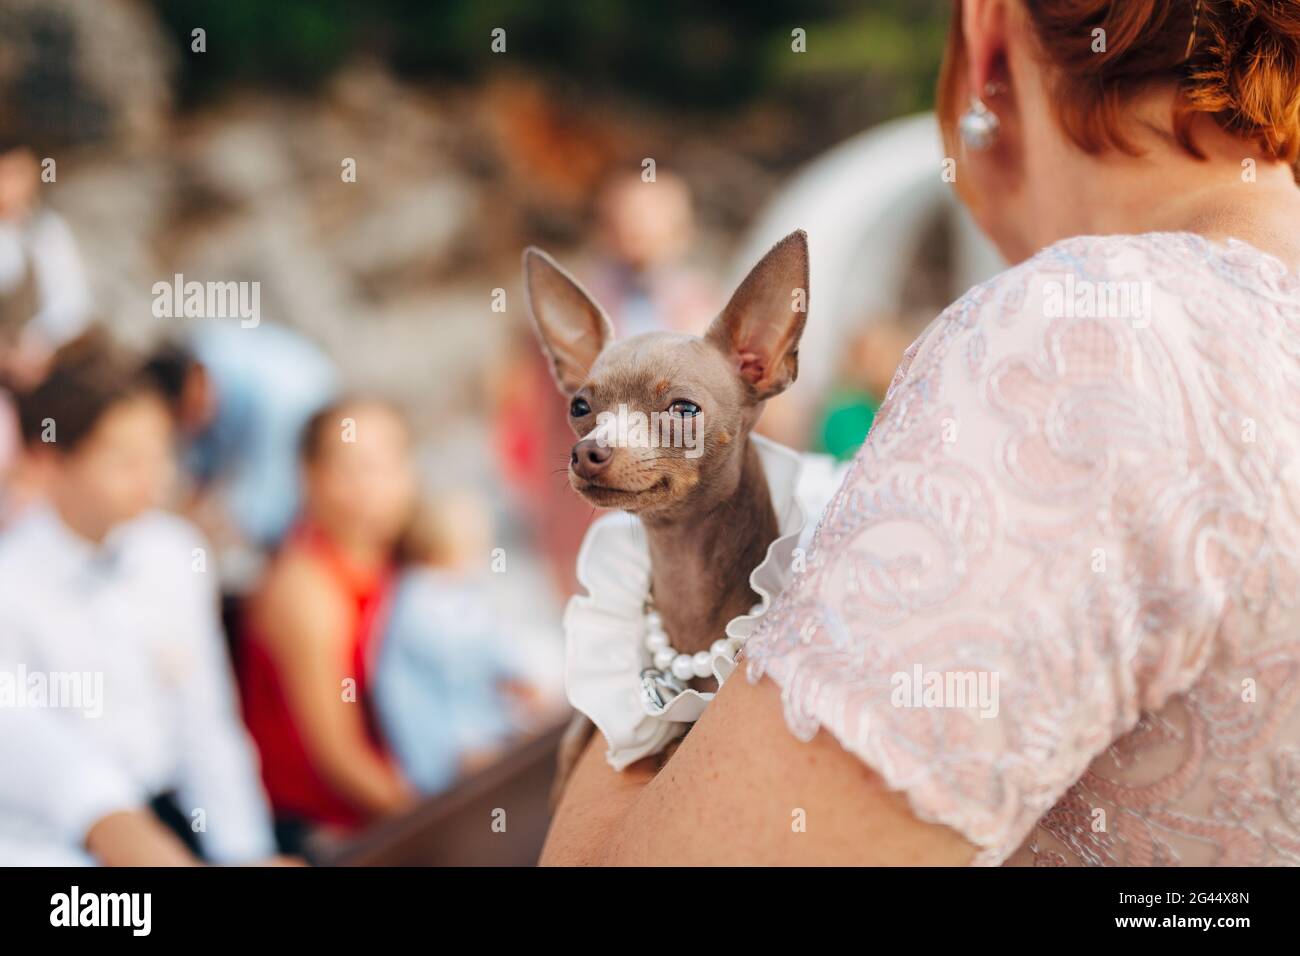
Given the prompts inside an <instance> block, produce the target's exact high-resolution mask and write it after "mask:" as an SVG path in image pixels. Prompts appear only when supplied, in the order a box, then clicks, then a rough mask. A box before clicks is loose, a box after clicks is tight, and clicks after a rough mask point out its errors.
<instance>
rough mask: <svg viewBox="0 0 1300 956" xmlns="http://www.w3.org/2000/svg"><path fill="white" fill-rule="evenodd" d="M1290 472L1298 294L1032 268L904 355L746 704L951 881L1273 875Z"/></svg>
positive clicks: (1281, 284) (1291, 805)
mask: <svg viewBox="0 0 1300 956" xmlns="http://www.w3.org/2000/svg"><path fill="white" fill-rule="evenodd" d="M1062 289H1064V290H1065V297H1066V300H1067V301H1068V302H1069V303H1071V304H1068V305H1066V306H1065V307H1064V308H1062V301H1063V300H1062V291H1061V290H1062ZM1080 290H1083V291H1080ZM1125 290H1127V291H1128V292H1129V293H1131V294H1132V295H1133V296H1136V298H1135V299H1132V300H1130V303H1129V304H1130V308H1128V309H1127V310H1125V309H1123V308H1119V307H1117V303H1120V300H1119V299H1116V298H1114V296H1116V295H1119V294H1122V293H1123V292H1124V291H1125ZM1089 292H1091V294H1092V295H1093V296H1094V297H1093V298H1092V299H1091V300H1089V299H1088V298H1087V295H1088V294H1089ZM1143 304H1145V308H1142V305H1143ZM1298 452H1300V281H1298V280H1297V277H1296V276H1294V275H1289V274H1288V273H1287V271H1286V270H1285V268H1284V267H1283V266H1282V265H1281V264H1280V263H1279V262H1278V261H1277V260H1275V259H1273V258H1271V257H1268V256H1266V255H1264V254H1263V253H1261V252H1259V251H1258V250H1255V249H1253V248H1251V247H1249V246H1246V245H1245V244H1242V243H1237V242H1233V243H1230V244H1229V245H1227V246H1218V245H1215V244H1213V243H1210V242H1208V241H1206V240H1204V239H1202V238H1199V237H1196V236H1192V235H1189V234H1150V235H1144V236H1112V237H1081V238H1077V239H1071V240H1067V241H1065V242H1062V243H1058V244H1056V245H1054V246H1052V247H1050V248H1049V249H1047V250H1044V251H1043V252H1042V253H1040V254H1039V255H1037V256H1036V257H1034V258H1033V259H1031V260H1029V261H1028V262H1026V263H1023V264H1022V265H1020V266H1017V267H1015V268H1013V269H1010V270H1008V271H1007V272H1005V273H1003V274H1002V275H1000V276H998V277H996V278H995V279H993V280H991V281H990V282H988V283H985V284H983V285H981V286H977V287H976V288H974V289H972V290H971V291H970V292H968V293H967V294H966V295H965V296H963V297H962V298H961V299H960V300H959V301H957V302H956V303H954V304H953V305H952V306H951V307H949V308H948V309H947V310H946V311H945V312H944V313H943V314H942V315H941V316H940V317H939V318H938V319H937V320H936V321H935V322H934V323H932V325H931V326H930V327H929V328H928V329H927V330H926V332H925V333H924V334H923V335H922V336H921V337H920V338H919V339H918V340H917V341H916V342H915V343H914V344H913V345H912V347H911V348H910V349H908V351H907V353H906V355H905V357H904V359H903V361H902V363H901V364H900V366H899V369H898V371H897V373H896V375H895V377H894V380H893V383H892V384H891V386H890V388H889V390H888V393H887V395H886V399H885V403H884V405H883V406H882V408H881V411H880V413H879V415H878V417H877V420H876V423H875V425H874V427H873V428H872V431H871V434H870V436H869V437H868V439H867V442H866V444H865V445H864V447H863V448H862V450H861V451H860V452H859V454H858V456H857V457H856V459H855V460H854V462H853V464H852V467H851V468H850V470H849V472H848V474H847V476H846V478H845V480H844V483H843V485H842V486H841V488H840V490H839V492H838V493H837V494H836V496H835V498H834V499H833V500H832V502H831V503H830V505H829V506H828V507H827V509H826V511H825V512H824V514H823V516H822V519H821V522H820V524H819V526H818V529H817V532H816V535H815V537H814V540H813V542H812V545H811V548H810V550H809V553H808V555H807V560H806V566H805V568H804V570H803V571H802V572H801V573H799V574H798V575H797V576H796V577H795V579H794V581H793V583H792V584H791V585H790V587H788V588H787V590H786V591H785V592H783V594H782V595H781V596H780V597H779V598H778V600H777V601H776V602H775V604H774V605H773V607H772V609H771V610H770V611H769V613H768V615H767V617H766V618H765V619H764V620H763V621H762V622H761V624H760V626H759V629H758V631H757V632H756V633H755V635H754V636H753V637H752V638H751V639H750V641H749V643H748V645H747V646H746V649H745V652H744V657H745V658H746V659H747V660H748V665H747V674H748V677H749V680H751V681H757V680H759V679H760V678H761V677H762V676H763V675H764V674H767V675H770V676H771V677H772V679H773V680H774V681H775V682H776V683H777V684H778V685H779V686H780V687H781V696H782V701H783V706H784V711H785V718H786V721H787V723H788V725H789V727H790V729H791V731H792V732H793V733H794V734H795V735H796V736H797V737H799V738H800V739H804V740H809V739H811V738H812V737H813V736H814V735H815V734H816V733H817V731H818V729H819V728H821V727H825V728H826V729H828V730H829V731H830V732H831V733H833V734H834V735H835V737H836V738H837V739H838V740H839V741H840V742H841V743H842V744H843V745H844V746H845V747H846V748H847V749H848V750H850V751H851V752H853V753H855V754H856V755H858V756H859V757H861V759H863V760H864V761H865V762H866V763H867V764H868V765H870V766H871V767H872V768H873V769H874V770H875V771H876V772H877V773H879V774H880V775H881V777H882V778H883V779H884V780H885V782H886V783H887V784H888V785H889V786H890V787H891V788H893V789H896V790H900V791H903V792H905V793H906V794H907V796H908V799H909V800H910V802H911V805H912V807H913V810H914V812H915V813H916V814H917V816H918V817H919V818H920V819H923V820H926V821H928V822H936V823H943V824H946V825H948V826H950V827H953V828H954V829H956V830H957V831H958V832H960V833H962V834H963V835H964V836H965V837H966V838H967V839H969V840H970V841H971V842H972V843H973V844H975V845H976V846H977V847H978V848H979V854H978V857H977V861H976V862H978V863H982V864H998V863H1003V862H1010V863H1016V864H1024V863H1038V864H1048V865H1054V864H1116V863H1122V864H1179V863H1194V864H1228V865H1243V864H1250V865H1258V864H1266V863H1300V712H1298V710H1297V706H1296V705H1297V698H1298V697H1300V609H1298V608H1297V603H1296V602H1297V596H1300V587H1298V585H1300V580H1298V578H1300V455H1298ZM981 680H983V681H984V682H985V683H984V684H983V685H980V684H979V681H981ZM931 681H933V682H934V683H933V684H931V683H930V682H931ZM928 686H937V687H939V688H940V689H941V693H940V694H939V696H938V697H937V698H935V699H934V700H929V701H927V700H921V697H922V695H921V693H920V690H921V688H922V687H928ZM981 686H982V687H983V688H984V690H988V689H990V688H992V690H993V691H994V692H993V693H992V694H983V695H981V694H979V693H977V691H978V689H979V688H980V687H981ZM909 690H910V691H912V692H911V693H910V695H909V693H908V692H907V691H909ZM935 701H937V703H936V702H935ZM990 701H992V706H991V705H990Z"/></svg>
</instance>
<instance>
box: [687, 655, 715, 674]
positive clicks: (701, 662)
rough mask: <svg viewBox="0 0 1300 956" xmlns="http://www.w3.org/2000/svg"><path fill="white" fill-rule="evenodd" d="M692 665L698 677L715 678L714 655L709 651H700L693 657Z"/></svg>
mask: <svg viewBox="0 0 1300 956" xmlns="http://www.w3.org/2000/svg"><path fill="white" fill-rule="evenodd" d="M691 664H692V665H693V667H694V670H695V676H696V677H712V676H713V655H712V654H710V653H709V652H708V651H700V652H699V653H698V654H696V655H695V656H694V657H692V658H691Z"/></svg>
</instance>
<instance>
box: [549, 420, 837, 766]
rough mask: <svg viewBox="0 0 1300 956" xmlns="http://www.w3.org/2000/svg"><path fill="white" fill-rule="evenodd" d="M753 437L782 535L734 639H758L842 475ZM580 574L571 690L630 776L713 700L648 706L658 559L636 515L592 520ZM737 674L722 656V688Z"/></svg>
mask: <svg viewBox="0 0 1300 956" xmlns="http://www.w3.org/2000/svg"><path fill="white" fill-rule="evenodd" d="M750 440H751V441H753V442H754V446H755V448H756V449H757V451H758V457H759V461H760V463H761V464H762V466H763V472H764V474H765V475H766V477H767V485H768V489H769V491H770V492H771V495H772V507H773V509H774V510H775V511H776V517H777V528H778V532H779V534H778V537H777V538H776V540H775V541H773V542H772V544H771V545H770V546H769V547H768V549H767V555H766V556H765V557H764V559H763V561H762V563H760V564H759V565H758V567H756V568H755V569H754V570H753V572H752V573H751V574H750V576H749V583H750V587H751V588H753V590H754V593H755V594H757V595H758V597H759V603H758V605H756V608H755V610H754V611H752V612H751V613H749V614H744V615H741V616H740V617H736V618H733V619H732V620H731V621H730V622H729V623H728V624H727V627H726V636H727V637H734V638H739V639H744V638H748V637H749V635H750V634H751V633H753V631H754V629H755V627H756V626H757V624H758V621H759V619H760V618H761V617H762V616H763V614H765V613H766V612H767V609H768V608H769V607H770V606H771V604H772V600H773V598H775V597H776V595H777V594H778V593H780V591H781V590H782V588H784V587H785V585H786V583H787V582H788V581H789V578H790V576H791V574H792V568H793V566H794V552H795V549H796V548H798V547H800V546H806V544H807V538H808V537H810V536H811V533H812V530H813V524H814V522H812V521H810V520H808V519H809V517H810V516H811V517H814V518H815V517H816V516H818V515H819V514H820V513H821V509H822V507H823V506H824V505H825V503H826V501H828V500H829V499H830V496H831V494H833V493H834V490H835V488H836V487H837V485H838V481H839V477H840V473H841V470H840V468H838V467H837V466H836V463H835V462H834V461H833V460H832V459H830V458H827V457H826V456H823V455H800V454H799V453H798V452H795V451H793V450H792V449H789V448H786V447H785V446H784V445H779V444H777V443H776V442H773V441H770V440H769V439H766V438H763V437H761V436H759V435H752V436H750ZM577 574H578V581H579V583H580V584H581V585H582V586H583V587H584V588H585V589H586V591H587V593H586V594H585V595H584V594H579V595H576V596H575V597H573V598H572V599H571V600H570V601H569V605H568V608H567V610H566V611H565V614H564V632H565V638H566V653H565V673H564V682H565V690H566V691H567V693H568V696H569V702H570V703H571V704H573V706H574V707H575V708H577V709H578V710H580V711H581V712H582V713H584V714H586V715H587V716H588V717H589V718H591V720H592V722H593V723H594V724H595V725H596V726H597V727H598V728H599V729H600V731H601V733H603V734H604V735H605V740H606V741H607V743H608V745H609V749H608V751H607V752H606V758H607V759H608V761H609V763H610V765H611V766H612V767H614V769H616V770H622V769H623V768H624V767H627V766H628V765H630V764H632V763H635V762H636V761H637V760H640V759H641V758H642V757H646V756H649V755H650V754H654V753H658V752H659V751H660V750H662V749H663V748H664V747H665V746H667V745H668V744H669V743H670V742H671V741H672V740H674V739H676V738H677V737H680V736H681V735H682V734H683V733H685V732H686V729H687V728H688V726H689V725H690V724H691V723H692V722H693V721H695V720H696V719H697V718H699V716H700V714H702V713H703V712H704V708H705V707H706V706H707V705H708V703H709V701H711V700H712V699H713V694H711V693H702V692H699V691H696V690H689V689H688V690H686V691H685V692H683V693H682V694H679V695H678V696H676V697H674V698H673V699H672V700H671V701H669V703H668V705H667V707H666V708H665V709H664V710H663V712H662V713H660V714H658V715H653V714H651V713H649V712H648V711H647V708H646V706H645V704H644V703H643V699H642V682H641V672H642V671H643V670H644V669H645V668H647V667H649V666H651V663H652V662H651V659H650V654H649V652H648V651H647V650H646V649H645V641H644V637H645V613H644V611H645V603H646V598H647V596H648V595H649V593H650V554H649V551H648V548H647V546H646V536H645V532H644V531H643V530H641V528H640V520H639V519H638V518H637V517H636V516H635V515H630V514H628V513H626V512H622V511H620V512H614V513H612V514H608V515H605V516H604V517H602V518H600V519H598V520H597V521H596V522H595V523H593V524H592V526H591V528H590V529H589V530H588V531H587V535H586V537H585V538H584V539H583V542H582V549H581V550H580V551H579V552H578V567H577ZM719 636H722V635H719ZM734 668H735V664H734V663H733V662H732V660H731V659H730V658H727V657H725V656H723V655H714V657H713V672H714V676H715V677H716V678H717V680H718V684H719V686H720V685H721V684H722V682H723V681H724V680H726V679H727V678H728V677H729V676H730V675H731V673H732V671H733V670H734Z"/></svg>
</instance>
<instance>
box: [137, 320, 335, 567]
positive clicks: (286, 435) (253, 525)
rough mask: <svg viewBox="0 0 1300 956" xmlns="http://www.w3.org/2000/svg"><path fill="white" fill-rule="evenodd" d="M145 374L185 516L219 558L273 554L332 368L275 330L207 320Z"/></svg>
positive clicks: (329, 390)
mask: <svg viewBox="0 0 1300 956" xmlns="http://www.w3.org/2000/svg"><path fill="white" fill-rule="evenodd" d="M148 369H149V372H150V374H151V375H153V376H154V378H155V379H156V380H157V382H158V384H159V386H160V388H161V389H162V390H163V392H164V393H165V394H166V396H167V398H168V401H169V403H170V405H171V407H172V410H173V412H174V414H175V417H176V421H177V423H178V426H179V429H180V432H181V437H182V441H183V443H184V451H183V455H182V459H181V461H182V465H183V467H184V471H185V477H186V479H187V481H188V484H189V486H190V487H189V489H188V491H187V498H188V501H187V504H186V506H185V511H186V513H187V514H188V515H189V516H190V517H191V518H192V519H193V520H194V521H195V522H196V523H197V524H198V525H199V526H200V527H202V528H203V529H204V531H205V532H206V533H207V534H208V536H209V537H210V538H212V539H213V542H214V543H215V544H216V545H217V547H218V548H219V549H221V551H222V553H223V556H226V557H228V556H231V555H235V554H238V553H239V552H240V551H247V550H252V551H254V552H256V551H259V550H262V549H268V548H271V547H273V546H274V545H275V544H276V543H277V542H278V541H279V540H280V537H281V536H282V535H283V534H284V532H285V530H286V529H287V528H288V527H289V525H290V523H291V522H292V521H293V518H294V516H295V515H296V514H297V512H298V508H299V480H298V436H299V435H300V434H301V432H302V429H303V426H304V425H305V424H306V422H307V420H308V419H309V418H310V417H311V416H312V415H313V414H314V413H315V412H316V411H318V410H319V409H320V408H322V407H323V406H324V405H326V404H327V403H328V402H330V401H331V400H332V399H333V398H334V397H335V394H336V391H337V381H338V380H337V373H336V371H335V368H334V364H333V362H331V361H330V359H329V358H327V357H326V356H325V354H324V353H323V352H322V351H321V350H320V349H319V348H318V347H317V346H316V345H315V344H314V343H313V342H311V341H310V340H309V339H307V338H306V337H305V336H303V335H301V334H299V333H298V332H295V331H293V330H292V329H288V328H286V327H284V326H281V325H276V324H274V323H270V322H261V323H259V324H258V325H257V326H256V327H253V328H244V327H242V326H241V325H239V324H238V323H234V322H230V321H223V320H206V321H199V322H196V323H194V325H193V326H192V327H191V328H190V329H189V331H188V334H187V335H186V336H185V337H184V338H183V339H179V340H176V341H172V342H168V343H165V344H163V345H162V346H160V347H159V348H158V349H157V351H155V353H154V354H153V356H152V357H151V359H150V360H149V363H148ZM226 570H228V569H225V568H223V571H226ZM236 576H237V577H238V576H239V575H238V571H236Z"/></svg>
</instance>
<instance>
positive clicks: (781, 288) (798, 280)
mask: <svg viewBox="0 0 1300 956" xmlns="http://www.w3.org/2000/svg"><path fill="white" fill-rule="evenodd" d="M807 318H808V234H807V233H805V232H804V231H803V230H802V229H800V230H798V231H796V232H792V233H790V235H788V236H786V237H785V238H784V239H782V240H781V241H780V242H778V243H777V244H776V245H775V246H773V247H772V248H771V250H770V251H769V252H768V253H767V255H765V256H763V258H762V259H760V260H759V262H758V265H756V266H754V268H753V269H751V270H750V272H749V275H747V276H745V279H744V281H743V282H741V283H740V287H739V288H738V289H736V292H735V294H734V295H732V297H731V301H730V302H728V303H727V307H726V308H725V309H723V310H722V313H721V314H720V315H719V316H718V317H717V318H716V319H714V320H713V323H712V324H711V325H710V326H709V330H708V332H706V333H705V338H706V339H708V340H709V341H710V342H712V343H713V344H714V345H716V346H718V347H719V348H720V349H722V351H723V352H724V353H726V354H727V356H728V357H729V358H730V359H731V361H732V362H733V364H734V366H735V368H736V371H737V373H738V374H739V375H740V377H741V378H742V379H744V380H745V382H747V383H748V384H749V386H750V388H751V389H752V394H753V397H754V398H755V400H757V401H762V400H763V399H767V398H771V397H772V396H773V395H777V394H779V393H780V392H783V391H785V389H786V388H788V387H789V386H790V384H791V383H792V382H793V381H794V380H795V376H796V375H797V374H798V371H799V337H800V336H801V335H802V334H803V327H804V322H805V321H806V320H807Z"/></svg>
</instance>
